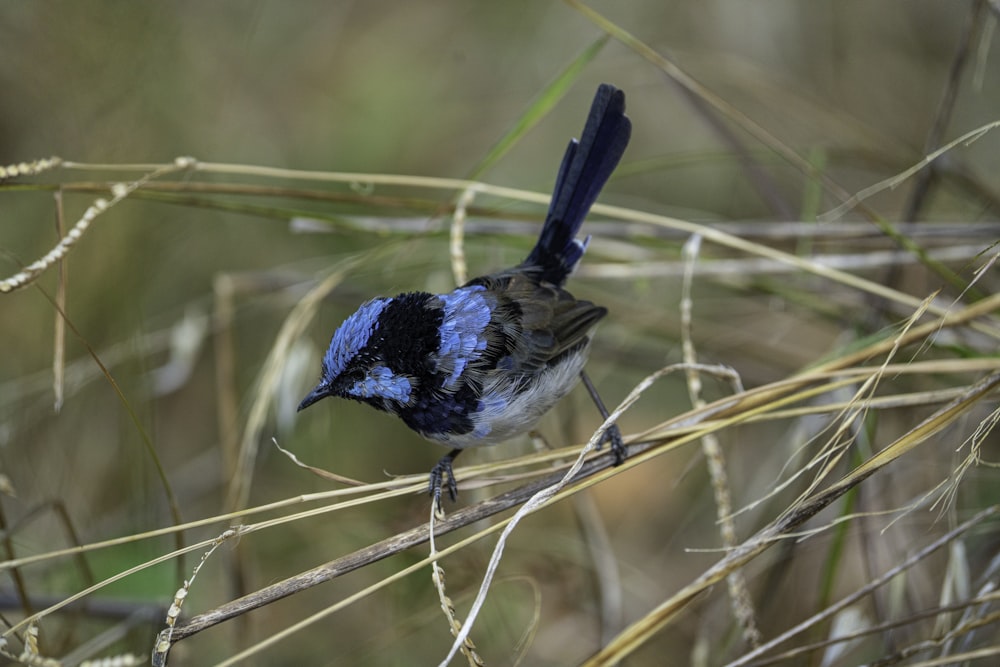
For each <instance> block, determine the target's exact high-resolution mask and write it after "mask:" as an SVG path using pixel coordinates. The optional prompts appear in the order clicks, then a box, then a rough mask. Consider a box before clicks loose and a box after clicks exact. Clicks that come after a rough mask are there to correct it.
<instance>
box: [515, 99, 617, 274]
mask: <svg viewBox="0 0 1000 667" xmlns="http://www.w3.org/2000/svg"><path fill="white" fill-rule="evenodd" d="M631 134H632V122H631V121H630V120H629V119H628V116H626V115H625V93H623V92H622V91H620V90H619V89H617V88H615V87H614V86H612V85H609V84H606V83H602V84H601V85H600V87H599V88H598V89H597V94H596V95H594V102H593V104H591V106H590V115H588V116H587V124H586V126H584V128H583V136H582V137H580V140H579V141H577V140H576V139H571V140H570V142H569V146H568V147H567V148H566V154H565V155H563V161H562V165H561V166H560V167H559V176H558V177H557V178H556V186H555V189H554V190H553V192H552V202H551V203H550V204H549V212H548V215H546V216H545V225H544V226H543V227H542V232H541V234H540V235H539V237H538V242H537V243H536V244H535V247H534V248H533V249H532V251H531V253H530V254H529V255H528V257H527V259H525V260H524V262H523V263H522V264H521V266H525V267H526V266H531V267H538V268H541V278H542V280H545V281H547V282H550V283H553V284H556V285H562V284H563V282H564V281H565V280H566V278H567V276H569V274H570V273H572V271H573V269H574V268H575V267H576V264H577V262H579V261H580V258H581V257H582V256H583V251H584V250H585V249H586V247H587V242H588V241H589V240H590V237H587V238H586V239H584V240H582V241H581V240H579V239H577V238H576V234H577V232H579V231H580V226H581V225H582V224H583V219H584V218H585V217H586V216H587V212H588V211H589V210H590V207H591V206H592V205H593V204H594V201H596V200H597V196H598V195H599V194H600V193H601V188H603V187H604V184H605V183H606V182H607V180H608V178H609V177H610V176H611V172H613V171H614V170H615V167H617V166H618V161H619V160H621V157H622V154H623V153H624V152H625V147H626V146H628V140H629V137H630V136H631Z"/></svg>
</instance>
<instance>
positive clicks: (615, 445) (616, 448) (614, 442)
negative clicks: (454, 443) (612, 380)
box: [438, 371, 628, 466]
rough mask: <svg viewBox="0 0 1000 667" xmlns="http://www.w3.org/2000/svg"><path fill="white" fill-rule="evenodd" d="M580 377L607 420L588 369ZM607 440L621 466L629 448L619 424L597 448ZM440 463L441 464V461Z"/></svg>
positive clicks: (617, 464) (613, 427) (607, 433)
mask: <svg viewBox="0 0 1000 667" xmlns="http://www.w3.org/2000/svg"><path fill="white" fill-rule="evenodd" d="M580 379H581V380H583V386H584V387H586V388H587V393H589V394H590V398H592V399H593V401H594V405H596V406H597V410H598V412H600V413H601V417H603V418H604V419H605V420H606V419H607V418H608V416H609V415H610V413H609V412H608V409H607V408H606V407H604V401H602V400H601V396H600V394H598V393H597V387H595V386H594V383H593V382H591V381H590V378H589V377H588V376H587V372H586V371H580ZM605 442H611V453H612V454H614V455H615V465H616V466H620V465H621V464H622V463H624V461H625V458H626V457H627V456H628V450H626V449H625V443H624V442H622V432H621V431H619V430H618V424H611V426H609V427H608V430H606V431H605V432H604V437H603V438H601V441H600V442H599V443H597V448H598V449H600V448H601V447H602V446H603V445H604V443H605ZM438 465H441V464H440V463H439V464H438Z"/></svg>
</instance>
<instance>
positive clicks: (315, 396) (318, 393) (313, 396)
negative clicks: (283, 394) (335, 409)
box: [296, 384, 331, 412]
mask: <svg viewBox="0 0 1000 667" xmlns="http://www.w3.org/2000/svg"><path fill="white" fill-rule="evenodd" d="M330 395H331V394H330V389H329V388H328V387H327V386H326V385H324V384H318V385H316V388H315V389H313V390H312V391H310V392H309V394H308V395H307V396H306V397H305V398H303V399H302V402H301V403H299V407H298V409H297V410H296V412H301V411H302V410H305V409H306V408H308V407H309V406H310V405H312V404H313V403H315V402H316V401H318V400H319V399H321V398H326V397H327V396H330Z"/></svg>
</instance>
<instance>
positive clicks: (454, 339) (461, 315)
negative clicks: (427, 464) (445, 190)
mask: <svg viewBox="0 0 1000 667" xmlns="http://www.w3.org/2000/svg"><path fill="white" fill-rule="evenodd" d="M631 132H632V123H631V121H629V119H628V117H627V116H626V115H625V95H624V93H622V91H620V90H618V89H617V88H615V87H614V86H610V85H608V84H603V85H601V86H600V87H599V88H598V89H597V94H596V95H595V96H594V102H593V105H592V106H591V108H590V115H589V116H588V117H587V124H586V126H585V127H584V129H583V136H582V137H581V138H580V140H579V141H577V140H575V139H573V140H570V143H569V147H568V148H567V149H566V154H565V155H564V156H563V161H562V166H560V168H559V175H558V176H557V177H556V185H555V190H554V192H553V194H552V202H551V204H549V212H548V215H546V217H545V225H544V226H543V227H542V231H541V235H540V236H539V238H538V242H537V243H536V244H535V247H534V249H533V250H532V251H531V253H529V254H528V257H527V259H525V260H524V261H523V262H521V264H519V265H518V266H515V267H513V268H511V269H507V270H505V271H500V272H497V273H491V274H490V275H487V276H482V277H480V278H475V279H473V280H470V281H469V282H468V283H466V284H465V285H463V286H462V287H459V288H458V289H456V290H454V291H453V292H449V293H448V294H429V293H427V292H408V293H405V294H400V295H398V296H394V297H392V298H378V299H373V300H371V301H368V302H367V303H365V304H363V305H362V306H361V307H360V308H358V310H357V312H356V313H354V314H353V315H351V316H350V317H348V318H347V320H346V321H345V322H344V323H343V324H342V325H340V328H339V329H337V331H336V332H334V334H333V340H331V341H330V347H329V349H328V350H327V352H326V355H325V356H324V357H323V371H322V376H321V378H320V382H319V384H318V385H316V388H315V389H313V390H312V391H311V392H309V395H308V396H306V397H305V398H304V399H303V400H302V403H301V404H300V405H299V408H298V409H299V410H303V409H305V408H307V407H309V406H310V405H312V404H313V403H315V402H316V401H318V400H320V399H321V398H325V397H327V396H339V397H341V398H349V399H353V400H356V401H361V402H363V403H367V404H368V405H371V406H372V407H374V408H377V409H379V410H383V411H385V412H388V413H390V414H393V415H396V416H397V417H399V418H400V419H402V420H403V422H405V423H406V425H407V426H409V427H410V428H412V429H413V430H414V431H416V432H417V433H419V434H420V435H422V436H424V437H425V438H428V439H430V440H434V441H435V442H439V443H441V444H443V445H447V446H450V447H453V449H452V450H451V451H450V452H449V453H448V454H447V455H446V456H445V457H444V458H442V459H441V460H440V461H439V462H438V464H437V465H436V466H434V469H433V470H432V471H431V476H430V492H431V494H432V495H433V496H434V500H435V503H437V502H440V496H441V485H442V482H445V483H447V485H448V492H449V495H450V496H451V499H452V500H455V498H456V496H457V485H456V483H455V476H454V473H453V472H452V462H453V461H454V460H455V457H456V456H458V455H459V454H460V453H461V451H462V450H463V449H464V448H466V447H476V446H479V445H493V444H496V443H498V442H502V441H504V440H507V439H509V438H511V437H513V436H516V435H519V434H521V433H525V432H527V431H529V430H530V429H531V428H532V427H534V425H535V423H536V422H537V421H538V420H539V419H540V418H541V416H542V415H544V414H545V413H546V412H548V410H549V409H550V408H552V406H553V405H555V404H556V402H557V401H558V400H559V399H560V398H562V397H563V396H565V395H566V394H567V393H569V391H570V390H571V389H572V388H573V387H574V386H575V385H576V383H577V381H578V380H579V379H580V378H581V377H582V378H583V380H584V384H585V385H586V386H587V388H588V390H590V392H591V396H592V397H593V398H594V401H595V402H596V403H597V406H598V409H600V411H601V414H602V415H603V416H604V417H605V418H607V415H608V413H607V410H606V409H605V408H604V405H603V404H602V403H601V400H600V398H599V397H598V396H597V393H596V391H595V390H594V389H593V385H592V384H591V383H590V381H589V379H588V378H587V376H586V374H584V372H583V366H584V363H585V362H586V358H587V350H588V348H589V347H590V333H591V331H592V329H593V328H594V326H595V325H596V324H597V322H598V320H600V319H601V318H602V317H604V316H605V315H607V312H608V311H607V309H605V308H602V307H601V306H595V305H594V304H593V303H591V302H589V301H582V300H579V299H577V298H576V297H574V296H573V295H572V294H570V293H569V292H567V291H566V290H564V289H563V288H562V286H563V284H564V283H565V282H566V278H567V277H568V276H569V275H570V273H572V272H573V269H574V268H575V267H576V265H577V262H579V261H580V258H581V257H582V256H583V252H584V250H585V249H586V247H587V242H588V241H589V240H590V237H589V236H588V237H586V238H584V239H583V240H582V241H581V240H579V239H577V238H576V234H577V232H578V231H579V229H580V226H581V225H582V224H583V219H584V217H585V216H586V215H587V212H588V211H589V210H590V207H591V205H593V203H594V201H595V200H596V199H597V196H598V194H599V193H600V191H601V188H602V187H604V183H605V182H606V181H607V180H608V177H609V176H611V172H612V171H614V169H615V167H616V166H617V165H618V161H619V160H620V159H621V157H622V153H624V152H625V147H626V146H627V145H628V141H629V136H630V135H631ZM605 439H606V440H610V441H611V445H612V451H613V452H614V456H615V464H616V465H617V464H619V463H621V462H622V461H623V460H624V459H625V453H626V452H625V446H624V445H623V444H622V440H621V434H620V433H619V431H618V427H617V426H614V425H613V426H612V427H611V428H610V429H609V430H608V432H607V433H606V434H605Z"/></svg>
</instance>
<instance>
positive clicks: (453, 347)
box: [438, 285, 492, 389]
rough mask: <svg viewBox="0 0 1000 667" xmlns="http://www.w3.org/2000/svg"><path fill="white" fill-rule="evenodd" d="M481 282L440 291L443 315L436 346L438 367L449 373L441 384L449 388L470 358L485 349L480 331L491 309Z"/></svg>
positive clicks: (454, 383) (486, 321)
mask: <svg viewBox="0 0 1000 667" xmlns="http://www.w3.org/2000/svg"><path fill="white" fill-rule="evenodd" d="M485 289H486V288H485V287H483V286H482V285H472V286H470V287H462V288H460V289H457V290H455V291H454V292H451V293H450V294H442V295H441V296H440V298H441V301H443V302H444V317H443V318H442V322H441V329H440V336H441V344H440V346H439V348H438V356H439V358H440V361H439V368H440V369H441V370H442V371H444V372H446V373H447V374H448V375H447V377H446V378H445V380H444V387H445V388H446V389H452V388H454V387H455V386H456V385H457V384H458V380H459V378H460V377H461V375H462V373H463V372H465V369H466V367H467V366H468V365H469V362H470V361H473V360H475V359H476V358H478V357H479V354H478V353H481V352H482V351H483V350H485V349H486V342H487V341H486V337H485V336H484V335H483V332H484V331H486V326H487V325H488V324H489V323H490V316H491V314H492V311H491V310H490V305H489V303H488V302H487V300H486V296H485V295H484V294H483V292H484V290H485Z"/></svg>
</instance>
